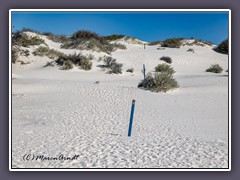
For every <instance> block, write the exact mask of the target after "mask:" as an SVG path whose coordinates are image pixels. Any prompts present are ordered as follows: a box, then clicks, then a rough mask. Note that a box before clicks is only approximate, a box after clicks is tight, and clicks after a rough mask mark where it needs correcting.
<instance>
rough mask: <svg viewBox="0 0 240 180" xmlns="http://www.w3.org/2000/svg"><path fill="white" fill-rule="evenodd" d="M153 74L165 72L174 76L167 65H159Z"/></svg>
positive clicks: (172, 70) (171, 69)
mask: <svg viewBox="0 0 240 180" xmlns="http://www.w3.org/2000/svg"><path fill="white" fill-rule="evenodd" d="M155 72H166V73H168V74H174V73H175V71H174V69H173V68H172V67H171V66H169V65H168V64H159V65H157V66H156V67H155Z"/></svg>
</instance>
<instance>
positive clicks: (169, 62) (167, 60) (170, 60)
mask: <svg viewBox="0 0 240 180" xmlns="http://www.w3.org/2000/svg"><path fill="white" fill-rule="evenodd" d="M160 60H162V61H164V62H166V63H168V64H171V63H172V59H171V58H170V57H168V56H162V57H161V58H160Z"/></svg>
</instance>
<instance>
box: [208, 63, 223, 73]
mask: <svg viewBox="0 0 240 180" xmlns="http://www.w3.org/2000/svg"><path fill="white" fill-rule="evenodd" d="M222 71H223V68H222V67H221V66H219V64H213V65H211V66H210V67H209V68H208V69H207V70H206V72H213V73H221V72H222Z"/></svg>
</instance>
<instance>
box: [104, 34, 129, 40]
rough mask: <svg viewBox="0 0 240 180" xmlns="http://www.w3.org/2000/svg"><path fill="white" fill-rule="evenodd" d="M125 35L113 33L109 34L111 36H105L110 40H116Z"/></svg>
mask: <svg viewBox="0 0 240 180" xmlns="http://www.w3.org/2000/svg"><path fill="white" fill-rule="evenodd" d="M124 37H125V36H124V35H121V34H112V35H109V36H104V37H103V38H104V39H106V40H108V41H115V40H118V39H122V38H124Z"/></svg>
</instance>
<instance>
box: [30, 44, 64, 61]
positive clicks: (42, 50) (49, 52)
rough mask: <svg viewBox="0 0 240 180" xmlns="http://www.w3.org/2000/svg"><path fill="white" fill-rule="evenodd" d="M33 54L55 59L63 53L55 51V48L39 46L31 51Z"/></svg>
mask: <svg viewBox="0 0 240 180" xmlns="http://www.w3.org/2000/svg"><path fill="white" fill-rule="evenodd" d="M33 55H34V56H47V57H49V58H50V59H56V58H58V57H60V56H64V53H62V52H60V51H57V50H55V49H50V48H49V47H46V46H39V47H38V48H37V49H36V50H34V51H33Z"/></svg>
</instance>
